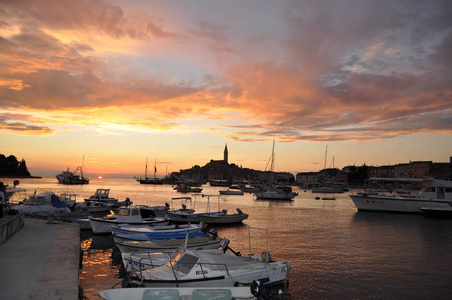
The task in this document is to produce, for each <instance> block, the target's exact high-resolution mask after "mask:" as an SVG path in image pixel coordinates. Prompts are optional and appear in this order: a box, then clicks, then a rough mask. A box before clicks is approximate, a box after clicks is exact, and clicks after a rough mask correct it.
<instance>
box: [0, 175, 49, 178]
mask: <svg viewBox="0 0 452 300" xmlns="http://www.w3.org/2000/svg"><path fill="white" fill-rule="evenodd" d="M0 178H42V177H41V176H20V175H3V176H0Z"/></svg>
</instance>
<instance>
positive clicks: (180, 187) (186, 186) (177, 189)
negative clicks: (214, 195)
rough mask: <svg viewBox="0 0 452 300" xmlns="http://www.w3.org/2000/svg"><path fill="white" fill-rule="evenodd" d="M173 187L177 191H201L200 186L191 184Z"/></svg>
mask: <svg viewBox="0 0 452 300" xmlns="http://www.w3.org/2000/svg"><path fill="white" fill-rule="evenodd" d="M174 189H175V190H176V191H178V192H179V193H201V192H202V188H200V187H193V186H188V185H185V184H181V185H178V186H176V187H175V188H174Z"/></svg>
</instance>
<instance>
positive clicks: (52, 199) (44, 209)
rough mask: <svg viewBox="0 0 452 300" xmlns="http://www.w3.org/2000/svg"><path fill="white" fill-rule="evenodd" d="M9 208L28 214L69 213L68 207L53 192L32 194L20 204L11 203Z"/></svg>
mask: <svg viewBox="0 0 452 300" xmlns="http://www.w3.org/2000/svg"><path fill="white" fill-rule="evenodd" d="M11 209H14V210H17V211H22V212H24V213H26V214H30V215H42V216H46V215H47V214H48V213H50V212H52V213H69V212H70V209H69V208H68V207H67V206H66V205H65V204H64V203H63V202H61V200H60V199H59V198H58V196H57V195H55V193H53V192H44V193H38V194H33V195H30V196H29V197H28V199H27V200H25V201H24V203H22V204H18V205H13V206H12V207H11Z"/></svg>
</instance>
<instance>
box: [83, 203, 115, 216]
mask: <svg viewBox="0 0 452 300" xmlns="http://www.w3.org/2000/svg"><path fill="white" fill-rule="evenodd" d="M112 208H113V203H107V202H100V201H92V200H90V201H85V202H83V203H77V205H76V206H75V209H76V210H77V209H80V210H83V211H86V212H88V213H93V214H108V213H110V210H111V209H112Z"/></svg>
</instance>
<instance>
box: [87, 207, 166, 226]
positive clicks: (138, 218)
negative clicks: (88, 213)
mask: <svg viewBox="0 0 452 300" xmlns="http://www.w3.org/2000/svg"><path fill="white" fill-rule="evenodd" d="M161 208H162V207H161V206H159V207H157V208H156V209H161ZM151 212H152V208H150V207H147V206H123V207H120V208H119V210H118V213H117V214H115V215H114V216H107V217H99V218H96V217H90V218H89V221H90V224H91V228H92V230H93V233H111V227H112V226H116V225H119V224H127V225H168V224H169V221H168V219H167V218H159V217H154V216H155V214H153V215H154V216H152V215H151Z"/></svg>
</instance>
